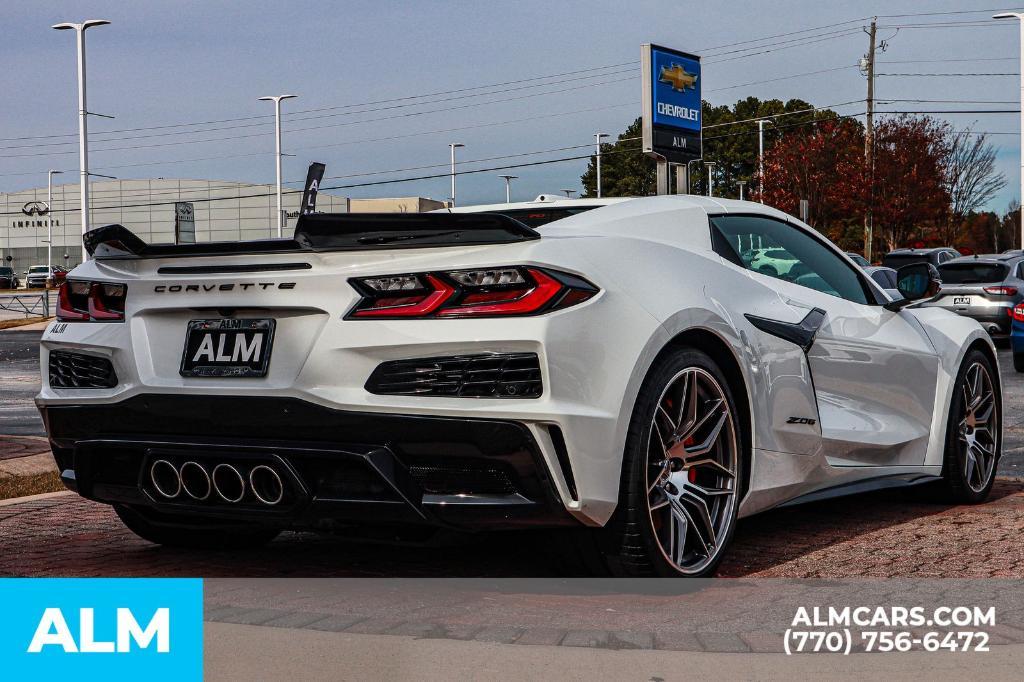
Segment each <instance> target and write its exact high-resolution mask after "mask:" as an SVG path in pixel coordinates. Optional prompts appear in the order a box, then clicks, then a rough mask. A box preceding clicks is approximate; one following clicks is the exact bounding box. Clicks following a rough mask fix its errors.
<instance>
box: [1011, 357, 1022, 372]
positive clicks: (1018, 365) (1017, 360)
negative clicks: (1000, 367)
mask: <svg viewBox="0 0 1024 682" xmlns="http://www.w3.org/2000/svg"><path fill="white" fill-rule="evenodd" d="M1013 368H1014V369H1015V370H1017V371H1018V372H1024V353H1014V354H1013Z"/></svg>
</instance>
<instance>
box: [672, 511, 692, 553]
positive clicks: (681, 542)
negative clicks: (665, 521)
mask: <svg viewBox="0 0 1024 682" xmlns="http://www.w3.org/2000/svg"><path fill="white" fill-rule="evenodd" d="M669 502H670V504H671V505H672V509H671V513H670V515H669V519H671V522H670V524H669V549H668V554H669V556H670V557H672V561H674V562H675V563H676V564H682V563H683V554H684V553H685V552H686V536H687V530H689V526H690V520H689V517H688V515H687V514H686V510H685V509H683V508H682V506H681V505H679V503H678V502H677V501H673V500H669Z"/></svg>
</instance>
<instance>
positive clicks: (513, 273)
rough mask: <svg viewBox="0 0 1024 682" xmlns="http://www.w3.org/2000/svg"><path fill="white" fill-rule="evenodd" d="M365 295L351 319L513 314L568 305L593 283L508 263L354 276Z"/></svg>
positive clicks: (592, 288)
mask: <svg viewBox="0 0 1024 682" xmlns="http://www.w3.org/2000/svg"><path fill="white" fill-rule="evenodd" d="M350 281H351V282H352V285H353V286H354V287H355V288H356V290H357V291H359V293H360V294H362V298H361V299H360V300H359V302H358V303H357V304H356V306H355V308H353V309H352V312H351V313H349V317H376V318H410V317H412V318H424V317H448V318H450V317H509V316H524V315H535V314H540V313H545V312H550V311H553V310H560V309H562V308H568V307H569V306H573V305H576V304H578V303H582V302H583V301H586V300H587V299H589V298H591V297H593V296H594V295H595V294H596V293H597V292H598V289H597V287H595V286H594V285H593V284H591V283H590V282H588V281H586V280H585V279H582V278H580V277H576V276H575V275H570V274H567V273H564V272H558V271H555V270H547V269H541V268H532V267H522V266H508V267H500V268H487V269H479V270H452V271H448V272H429V273H420V274H409V275H395V276H387V277H364V278H357V279H352V280H350Z"/></svg>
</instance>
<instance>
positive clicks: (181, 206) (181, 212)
mask: <svg viewBox="0 0 1024 682" xmlns="http://www.w3.org/2000/svg"><path fill="white" fill-rule="evenodd" d="M174 243H175V244H195V243H196V212H195V207H194V206H193V205H192V202H191V201H178V202H175V204H174Z"/></svg>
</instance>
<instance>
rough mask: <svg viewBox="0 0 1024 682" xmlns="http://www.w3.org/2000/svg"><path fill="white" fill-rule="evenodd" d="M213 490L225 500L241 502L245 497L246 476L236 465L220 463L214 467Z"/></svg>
mask: <svg viewBox="0 0 1024 682" xmlns="http://www.w3.org/2000/svg"><path fill="white" fill-rule="evenodd" d="M210 478H211V480H212V481H213V490H214V491H215V492H216V493H217V496H218V497H220V499H222V500H224V501H225V502H230V503H232V504H234V503H236V502H241V501H242V498H243V497H245V478H244V477H243V476H242V472H240V471H239V470H238V469H236V468H235V467H233V466H231V465H230V464H223V463H222V464H218V465H217V466H215V467H213V475H212V476H211V477H210Z"/></svg>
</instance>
